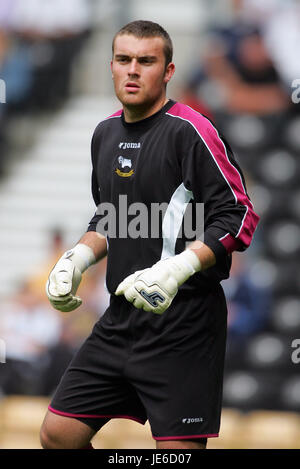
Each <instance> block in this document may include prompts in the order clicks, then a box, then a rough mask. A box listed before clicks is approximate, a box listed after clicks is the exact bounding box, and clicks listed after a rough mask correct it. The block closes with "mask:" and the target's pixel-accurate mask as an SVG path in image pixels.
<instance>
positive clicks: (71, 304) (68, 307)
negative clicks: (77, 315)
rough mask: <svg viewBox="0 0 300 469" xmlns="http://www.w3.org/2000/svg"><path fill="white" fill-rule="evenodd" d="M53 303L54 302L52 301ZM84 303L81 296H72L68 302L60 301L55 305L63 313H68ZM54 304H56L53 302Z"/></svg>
mask: <svg viewBox="0 0 300 469" xmlns="http://www.w3.org/2000/svg"><path fill="white" fill-rule="evenodd" d="M52 304H53V302H52ZM81 304H82V300H81V298H79V297H78V296H75V297H71V298H70V301H68V302H66V303H62V302H60V303H58V304H56V305H55V308H56V309H58V310H59V311H62V312H63V313H68V312H70V311H73V310H74V309H76V308H78V307H79V306H80V305H81ZM53 306H54V304H53Z"/></svg>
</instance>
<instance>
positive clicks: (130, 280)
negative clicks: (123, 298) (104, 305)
mask: <svg viewBox="0 0 300 469" xmlns="http://www.w3.org/2000/svg"><path fill="white" fill-rule="evenodd" d="M141 272H143V270H137V271H136V272H134V273H133V274H130V275H128V277H126V278H125V279H124V280H123V281H122V282H121V283H120V284H119V286H118V287H117V289H116V291H115V295H117V296H118V295H124V292H125V291H126V290H127V289H128V288H130V287H131V286H132V285H133V284H134V281H135V279H136V277H137V276H138V275H139V274H140V273H141Z"/></svg>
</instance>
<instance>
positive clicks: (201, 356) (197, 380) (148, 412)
mask: <svg viewBox="0 0 300 469" xmlns="http://www.w3.org/2000/svg"><path fill="white" fill-rule="evenodd" d="M226 323H227V308H226V302H225V298H224V294H223V290H222V288H221V286H219V285H218V286H216V287H215V288H214V289H212V290H211V291H210V292H205V294H204V292H202V294H200V293H198V294H197V296H195V294H191V293H190V292H189V293H187V292H184V291H183V292H181V291H179V292H178V294H177V296H176V297H175V299H174V300H173V303H172V304H171V306H170V307H169V308H168V309H167V310H166V311H165V313H164V314H163V315H156V314H153V313H148V312H145V311H143V310H137V309H136V308H134V306H133V305H131V304H130V303H128V302H127V301H126V299H125V298H124V297H123V296H122V297H115V296H112V297H111V302H110V306H109V307H108V309H107V311H106V312H105V314H104V315H103V316H102V317H101V319H100V320H99V321H98V322H97V323H96V324H95V326H94V328H93V331H92V333H91V335H90V336H89V337H88V338H87V340H86V341H85V342H84V344H83V345H82V347H81V348H80V349H79V351H78V352H77V353H76V355H75V356H74V358H73V360H72V362H71V363H70V365H69V367H68V368H67V370H66V372H65V373H64V375H63V377H62V379H61V381H60V384H59V386H58V388H57V390H56V392H55V395H54V397H53V399H52V402H51V404H50V406H49V410H50V411H52V412H54V413H57V414H59V415H64V416H68V417H75V418H77V419H79V420H81V421H83V422H85V423H86V424H88V425H89V426H90V427H91V428H93V429H94V430H95V431H98V430H99V429H100V428H101V427H102V426H103V425H104V424H105V423H106V422H108V421H109V420H110V419H111V418H128V419H133V420H136V421H137V422H140V423H142V424H144V423H145V422H146V421H147V419H148V420H149V423H150V426H151V431H152V436H153V438H154V439H155V440H168V439H173V440H174V439H194V438H209V437H217V436H218V433H219V426H220V415H221V403H222V383H223V369H224V356H225V342H226Z"/></svg>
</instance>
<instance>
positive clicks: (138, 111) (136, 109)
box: [123, 96, 169, 123]
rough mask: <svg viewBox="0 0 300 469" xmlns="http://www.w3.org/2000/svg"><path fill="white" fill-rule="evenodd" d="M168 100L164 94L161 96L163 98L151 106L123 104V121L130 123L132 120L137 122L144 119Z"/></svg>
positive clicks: (158, 109)
mask: <svg viewBox="0 0 300 469" xmlns="http://www.w3.org/2000/svg"><path fill="white" fill-rule="evenodd" d="M168 101H169V99H168V98H166V96H164V97H163V99H161V100H159V101H157V102H156V103H155V105H154V106H151V107H146V108H145V107H143V106H132V107H131V106H129V107H128V106H124V105H123V111H124V119H125V122H128V123H132V122H137V121H140V120H143V119H146V118H147V117H150V116H152V115H153V114H155V113H156V112H158V111H160V110H161V109H162V108H163V106H164V105H165V104H166V103H167V102H168Z"/></svg>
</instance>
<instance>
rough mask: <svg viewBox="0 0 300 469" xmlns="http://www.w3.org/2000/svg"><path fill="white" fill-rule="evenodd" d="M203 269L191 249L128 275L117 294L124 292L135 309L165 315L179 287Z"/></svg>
mask: <svg viewBox="0 0 300 469" xmlns="http://www.w3.org/2000/svg"><path fill="white" fill-rule="evenodd" d="M200 270H201V263H200V261H199V259H198V256H197V255H196V254H195V253H194V252H193V251H192V250H191V249H186V250H185V251H183V252H182V253H181V254H178V255H176V256H173V257H169V258H168V259H164V260H161V261H159V262H157V263H156V264H154V265H153V266H152V267H151V268H147V269H144V270H138V271H137V272H135V273H134V274H131V275H129V276H128V277H126V278H125V279H124V280H123V282H121V283H120V285H119V286H118V288H117V290H116V292H115V294H116V295H124V296H125V298H126V299H127V300H128V301H129V302H130V303H133V305H134V306H135V307H136V308H139V309H143V310H145V311H152V312H153V313H157V314H162V313H163V312H164V311H165V310H166V309H167V308H168V307H169V306H170V304H171V303H172V301H173V298H174V297H175V295H176V294H177V291H178V287H179V286H180V285H182V284H183V283H184V282H185V281H186V280H187V279H188V278H189V277H190V276H191V275H193V274H194V273H195V272H198V271H200Z"/></svg>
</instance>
